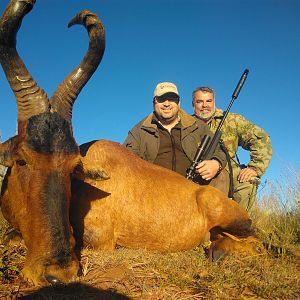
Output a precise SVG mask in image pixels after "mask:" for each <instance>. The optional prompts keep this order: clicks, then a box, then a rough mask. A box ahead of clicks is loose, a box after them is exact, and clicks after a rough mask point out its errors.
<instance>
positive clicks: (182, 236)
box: [0, 0, 251, 285]
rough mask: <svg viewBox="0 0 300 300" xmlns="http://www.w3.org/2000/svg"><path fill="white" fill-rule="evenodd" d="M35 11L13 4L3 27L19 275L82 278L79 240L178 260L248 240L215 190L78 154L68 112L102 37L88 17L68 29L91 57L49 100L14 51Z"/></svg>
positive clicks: (10, 210)
mask: <svg viewBox="0 0 300 300" xmlns="http://www.w3.org/2000/svg"><path fill="white" fill-rule="evenodd" d="M34 2H35V0H11V1H10V3H9V4H8V6H7V8H6V10H5V12H4V14H3V16H2V18H1V20H0V62H1V65H2V67H3V70H4V72H5V74H6V77H7V80H8V82H9V84H10V86H11V88H12V90H13V92H14V94H15V97H16V100H17V106H18V135H17V136H15V137H13V138H11V139H9V140H8V141H6V142H5V143H3V144H1V145H0V164H3V165H5V166H7V167H8V172H7V174H6V177H5V180H4V182H3V187H2V192H1V209H2V212H3V215H4V216H5V218H6V219H7V220H8V221H9V222H10V223H11V224H12V226H13V227H14V228H16V229H18V230H19V231H20V232H21V234H22V237H23V238H24V241H25V244H26V246H27V249H28V252H27V257H26V262H25V266H24V269H23V274H24V276H25V277H26V278H27V279H28V280H30V281H32V282H33V283H34V284H37V285H39V284H41V285H43V284H47V283H57V282H67V281H69V280H72V278H73V277H75V276H76V274H77V272H78V270H79V263H78V259H77V257H76V255H75V250H74V247H75V240H76V242H77V243H78V245H79V246H80V245H82V244H84V242H87V243H90V244H91V245H93V246H94V247H95V248H100V249H112V248H114V247H115V246H116V245H122V246H126V247H133V248H141V247H142V248H146V249H155V250H161V251H176V250H183V249H190V248H192V247H194V246H196V245H197V244H199V243H201V241H203V239H204V238H205V236H206V235H207V233H208V232H210V233H211V236H212V237H216V236H217V235H218V234H219V233H220V232H221V231H223V230H226V231H228V232H229V233H232V234H237V235H240V236H243V235H244V236H248V235H250V231H251V230H250V220H249V217H248V215H247V213H246V212H245V211H244V210H243V209H241V208H240V207H239V206H238V205H237V204H236V203H235V202H234V201H232V200H229V199H228V198H227V197H226V196H225V195H224V194H223V193H221V192H219V191H218V190H216V189H214V188H212V187H200V186H198V185H196V184H194V183H192V182H190V181H188V180H187V179H185V178H183V177H182V176H180V175H178V174H176V173H174V172H172V171H169V170H166V169H163V168H161V167H158V166H155V165H152V164H150V163H147V162H145V161H143V160H141V159H140V158H138V157H136V156H135V155H133V154H131V153H129V152H128V151H127V150H126V149H125V148H123V147H122V146H121V145H119V144H116V143H113V142H108V141H96V142H91V143H88V144H85V145H82V146H81V147H80V149H79V147H78V145H77V143H76V141H75V139H74V137H73V134H72V123H71V116H72V107H73V104H74V101H75V99H76V97H77V96H78V94H79V92H80V90H81V89H82V88H83V86H84V85H85V84H86V82H87V81H88V80H89V78H90V77H91V76H92V74H93V73H94V71H95V70H96V68H97V66H98V64H99V63H100V61H101V58H102V55H103V52H104V44H105V43H104V28H103V25H102V23H101V22H100V20H99V19H98V17H97V16H96V15H95V14H93V13H91V12H89V11H83V12H81V13H79V14H78V15H77V16H76V17H74V18H73V19H72V20H71V22H70V24H69V25H73V24H83V25H84V26H85V27H86V28H87V30H88V33H89V40H90V42H89V49H88V51H87V53H86V55H85V57H84V59H83V60H82V62H81V63H80V64H79V65H78V67H77V68H76V69H74V70H73V72H71V73H70V75H69V76H68V77H67V78H66V79H65V80H64V81H63V82H62V84H61V85H60V86H59V87H58V89H57V90H56V92H55V93H54V95H53V96H52V98H51V101H48V98H47V96H46V94H45V93H44V91H43V90H42V89H40V88H39V86H38V85H37V83H36V82H35V81H34V80H33V79H32V77H31V76H30V74H29V72H28V71H27V69H26V67H25V65H24V64H23V62H22V60H21V58H20V57H19V55H18V53H17V51H16V35H17V31H18V29H19V27H20V25H21V22H22V19H23V17H24V16H25V15H26V14H27V13H28V12H29V11H30V10H31V9H32V7H33V5H34ZM103 170H105V171H103ZM106 172H107V173H106ZM107 174H108V175H109V176H110V177H108V175H107ZM102 179H106V180H104V181H102ZM71 225H72V226H71ZM226 245H227V249H228V243H227V244H226ZM229 248H230V246H229Z"/></svg>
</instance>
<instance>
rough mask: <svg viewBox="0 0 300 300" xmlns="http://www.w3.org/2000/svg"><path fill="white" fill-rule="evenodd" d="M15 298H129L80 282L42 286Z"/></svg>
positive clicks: (120, 299) (127, 299) (103, 299)
mask: <svg viewBox="0 0 300 300" xmlns="http://www.w3.org/2000/svg"><path fill="white" fill-rule="evenodd" d="M16 299H22V300H23V299H24V300H25V299H33V300H37V299H47V300H52V299H53V300H56V299H57V300H58V299H59V300H62V299H63V300H76V299H80V300H82V299H84V300H93V299H95V300H96V299H97V300H99V299H100V300H129V299H130V298H128V297H127V296H124V295H122V294H119V293H117V292H115V291H109V290H101V289H97V288H94V287H91V286H89V285H87V284H82V283H70V284H68V285H61V286H52V287H43V288H41V289H39V290H37V291H34V292H32V293H30V294H26V295H23V296H21V295H18V296H17V298H16Z"/></svg>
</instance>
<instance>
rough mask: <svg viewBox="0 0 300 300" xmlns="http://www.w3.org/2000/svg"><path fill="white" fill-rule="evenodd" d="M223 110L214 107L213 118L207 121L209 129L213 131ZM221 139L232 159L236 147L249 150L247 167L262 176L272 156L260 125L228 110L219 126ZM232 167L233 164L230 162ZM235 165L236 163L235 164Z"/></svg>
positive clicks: (267, 137)
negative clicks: (221, 124) (220, 126)
mask: <svg viewBox="0 0 300 300" xmlns="http://www.w3.org/2000/svg"><path fill="white" fill-rule="evenodd" d="M223 113H224V112H223V110H221V109H216V111H215V114H214V116H213V118H212V119H211V120H210V122H209V123H208V125H209V127H210V130H211V131H212V132H215V131H216V129H217V127H218V125H219V123H220V121H221V119H222V117H223ZM221 132H222V137H221V138H222V140H223V142H224V144H225V146H226V148H227V150H228V153H229V155H230V157H231V159H232V160H233V161H235V162H236V160H235V156H236V152H237V149H238V147H239V146H240V147H242V148H243V149H245V150H248V151H250V161H249V163H248V167H251V168H252V169H254V170H255V171H256V173H257V174H258V176H262V175H263V174H264V173H265V172H266V170H267V167H268V165H269V163H270V160H271V158H272V144H271V140H270V137H269V136H268V134H267V133H266V132H265V131H264V130H263V129H262V128H260V127H258V126H256V125H254V124H253V123H251V122H250V121H248V120H247V119H245V118H244V117H243V116H241V115H239V114H236V113H231V112H229V113H228V115H227V117H226V119H225V121H224V124H223V126H222V128H221ZM232 165H233V167H235V166H234V164H232ZM235 165H237V163H236V164H235Z"/></svg>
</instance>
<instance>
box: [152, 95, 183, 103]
mask: <svg viewBox="0 0 300 300" xmlns="http://www.w3.org/2000/svg"><path fill="white" fill-rule="evenodd" d="M154 100H156V102H157V103H164V102H165V101H170V102H174V103H176V104H178V103H179V101H180V99H179V97H174V96H171V97H170V96H167V97H165V96H161V97H155V98H154Z"/></svg>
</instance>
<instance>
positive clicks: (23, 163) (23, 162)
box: [16, 159, 27, 166]
mask: <svg viewBox="0 0 300 300" xmlns="http://www.w3.org/2000/svg"><path fill="white" fill-rule="evenodd" d="M16 164H17V165H18V166H25V165H26V164H27V163H26V161H25V160H24V159H18V160H17V161H16Z"/></svg>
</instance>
